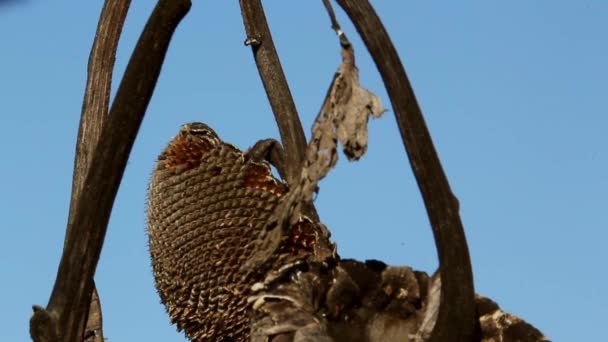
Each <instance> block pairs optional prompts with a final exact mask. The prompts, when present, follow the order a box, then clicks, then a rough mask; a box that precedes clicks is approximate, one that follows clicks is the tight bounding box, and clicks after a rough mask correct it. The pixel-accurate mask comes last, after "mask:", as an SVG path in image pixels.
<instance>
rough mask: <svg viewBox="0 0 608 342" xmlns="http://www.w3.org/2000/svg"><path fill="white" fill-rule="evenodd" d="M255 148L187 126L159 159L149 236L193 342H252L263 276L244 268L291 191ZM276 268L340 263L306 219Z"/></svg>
mask: <svg viewBox="0 0 608 342" xmlns="http://www.w3.org/2000/svg"><path fill="white" fill-rule="evenodd" d="M268 147H272V144H264V143H263V144H256V145H255V146H254V148H252V149H250V150H248V151H247V152H245V153H243V152H241V151H240V150H238V149H237V148H236V147H235V146H233V145H231V144H228V143H225V142H223V141H222V140H221V139H220V138H219V136H218V135H217V134H216V133H215V132H214V131H213V130H212V129H211V128H209V127H208V126H207V125H205V124H202V123H189V124H186V125H184V126H182V128H181V129H180V131H179V133H178V134H177V135H176V136H175V137H174V138H173V139H172V140H171V142H170V143H169V144H168V145H167V147H166V148H165V150H164V151H163V152H162V154H161V155H160V156H159V158H158V162H157V164H156V167H155V170H154V172H153V174H152V179H151V181H150V186H149V193H148V204H147V208H148V233H149V241H150V244H149V245H150V254H151V256H152V265H153V270H154V277H155V280H156V288H157V289H158V292H159V295H160V297H161V300H162V302H163V304H164V305H165V307H166V308H167V311H168V313H169V316H170V317H171V321H172V322H173V323H175V324H177V327H178V329H179V330H183V331H185V333H186V335H187V336H188V337H189V338H190V339H191V340H192V341H247V340H249V332H250V329H249V327H250V322H249V314H248V313H249V305H248V304H247V298H248V297H249V295H250V292H251V289H252V287H253V286H254V284H255V283H260V282H263V281H264V280H265V276H266V275H265V272H264V270H260V269H256V268H244V267H242V265H243V264H244V263H245V262H246V261H248V260H249V258H250V257H251V255H253V254H254V253H256V252H257V251H256V249H255V246H256V244H255V242H256V240H257V238H258V237H259V235H260V232H261V231H262V229H264V226H265V224H266V222H267V221H268V218H269V217H270V216H271V215H272V214H273V213H274V209H275V207H276V206H277V205H278V203H279V201H280V200H281V198H283V197H284V196H286V193H287V190H288V188H287V186H286V185H285V184H283V183H282V182H281V181H279V180H278V179H276V178H274V177H273V175H272V172H271V169H270V167H269V165H268V164H267V163H266V162H265V161H263V160H259V159H257V157H258V156H264V155H267V153H265V151H259V150H257V149H258V148H262V149H265V148H268ZM291 232H292V234H290V235H289V236H287V239H286V240H285V244H284V245H282V246H281V249H280V250H279V251H277V255H276V258H275V260H277V262H276V263H275V264H271V265H269V268H270V269H272V270H276V269H279V268H280V267H281V266H283V265H285V264H289V263H293V262H299V261H301V260H316V261H325V260H326V259H329V258H333V256H334V250H335V248H334V247H333V244H331V242H330V241H329V236H328V234H327V232H325V231H324V230H323V227H322V226H320V225H317V224H316V222H314V221H311V220H309V219H307V218H306V217H301V218H300V220H299V221H298V222H297V223H295V224H294V227H293V229H292V231H291Z"/></svg>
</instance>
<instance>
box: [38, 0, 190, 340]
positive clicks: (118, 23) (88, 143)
mask: <svg viewBox="0 0 608 342" xmlns="http://www.w3.org/2000/svg"><path fill="white" fill-rule="evenodd" d="M129 3H130V1H128V0H123V1H121V0H115V1H113V0H107V1H106V3H105V5H104V9H103V11H102V14H101V18H100V23H99V26H98V29H97V36H96V42H95V44H94V46H93V49H92V51H91V57H90V59H89V79H88V81H87V90H86V96H85V101H84V104H83V113H82V115H81V125H80V131H79V137H78V143H77V155H76V162H75V172H74V186H73V189H72V201H71V205H70V215H69V218H68V227H67V230H66V238H65V244H64V251H63V255H62V257H61V262H60V264H59V270H58V272H57V279H56V280H55V286H54V287H53V292H52V294H51V297H50V299H49V303H48V305H47V307H46V309H45V308H42V307H38V306H36V307H34V315H33V316H32V319H31V321H30V334H31V336H32V339H33V340H34V341H41V342H42V341H44V342H47V341H48V342H81V341H82V340H83V339H84V338H85V337H86V334H85V331H84V330H85V324H86V323H85V322H86V320H87V315H88V312H89V308H90V305H91V294H92V293H93V275H94V274H95V268H96V266H97V261H98V260H99V254H100V252H101V247H102V244H103V240H104V236H105V233H106V229H107V224H108V220H109V217H110V212H111V209H112V204H113V202H114V198H115V197H116V192H117V190H118V185H119V184H120V180H121V178H122V174H123V172H124V168H125V166H126V162H127V159H128V156H129V152H130V151H131V147H132V146H133V142H134V140H135V136H136V135H137V131H138V129H139V125H140V123H141V120H142V118H143V116H144V113H145V111H146V108H147V106H148V103H149V101H150V98H151V97H152V93H153V91H154V87H155V85H156V81H157V79H158V75H159V73H160V68H161V66H162V63H163V60H164V58H165V53H166V51H167V49H168V47H169V42H170V40H171V37H172V35H173V32H174V31H175V28H176V27H177V25H178V24H179V22H180V21H181V19H182V18H183V17H184V16H185V15H186V13H187V12H188V10H189V9H190V6H191V3H190V1H189V0H159V2H158V3H157V5H156V7H155V8H154V11H153V12H152V14H151V16H150V19H149V20H148V22H147V24H146V27H145V29H144V31H143V33H142V35H141V36H140V39H139V41H138V43H137V45H136V47H135V50H134V52H133V55H132V56H131V60H130V61H129V64H128V66H127V69H126V71H125V74H124V76H123V78H122V81H121V83H120V86H119V88H118V91H117V93H116V97H115V99H114V101H113V103H112V107H111V109H110V110H109V112H108V110H107V103H108V98H109V88H110V85H109V84H110V80H111V74H112V67H113V60H114V55H115V53H116V44H117V42H118V38H119V36H120V32H121V28H122V24H123V22H124V18H125V15H126V12H127V10H128V7H129ZM82 189H87V191H82Z"/></svg>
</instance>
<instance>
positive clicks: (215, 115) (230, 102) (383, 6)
mask: <svg viewBox="0 0 608 342" xmlns="http://www.w3.org/2000/svg"><path fill="white" fill-rule="evenodd" d="M374 2H375V3H376V7H377V11H378V12H379V14H380V16H381V17H382V19H383V20H384V23H385V26H386V27H387V30H388V32H389V33H390V34H391V36H392V38H393V42H394V43H395V45H396V46H397V49H398V50H399V53H400V55H401V57H402V60H403V62H404V64H405V66H406V70H407V72H408V74H409V77H410V80H411V81H412V83H413V86H414V89H415V91H416V94H417V96H418V100H419V102H420V103H421V106H422V108H423V110H424V113H425V115H426V120H427V123H428V125H429V128H430V130H431V133H432V135H433V138H434V141H435V144H436V147H437V149H438V151H439V154H440V157H441V159H442V161H443V165H444V168H445V170H446V172H447V174H448V176H449V179H450V181H451V184H452V187H453V190H454V192H455V193H456V195H457V196H458V197H459V199H460V203H461V208H462V212H461V214H462V219H463V222H464V225H465V228H466V233H467V237H468V241H469V247H470V250H471V256H472V259H473V266H474V272H475V282H476V283H475V285H476V290H477V292H479V293H482V294H484V295H486V296H489V297H491V298H493V299H494V300H496V301H497V302H498V303H499V304H500V305H501V306H502V307H503V308H504V309H505V310H508V311H510V312H512V313H515V314H517V315H520V316H522V317H523V318H525V319H526V320H528V321H529V322H531V323H533V324H534V325H536V326H537V327H538V328H540V329H541V330H543V331H544V332H545V333H546V334H547V335H548V336H550V337H551V338H552V339H554V340H555V341H586V340H597V339H598V338H600V336H603V335H605V334H604V333H603V330H602V329H603V327H605V319H606V317H608V309H607V308H608V295H606V291H607V290H608V275H607V274H606V273H607V272H606V267H605V265H604V264H605V263H606V261H608V251H607V249H606V245H607V244H608V233H607V231H608V144H607V138H606V130H608V105H607V104H606V103H607V101H606V100H607V99H608V95H607V90H608V87H607V81H606V80H607V79H608V67H607V62H606V61H608V38H607V37H608V3H607V2H605V1H597V0H596V1H511V2H496V1H471V2H467V3H466V4H463V3H459V4H458V5H456V4H455V3H454V2H451V3H447V2H446V3H442V4H441V5H439V4H434V5H432V4H431V3H430V2H426V1H407V2H404V1H374ZM152 3H153V1H134V2H133V4H132V8H131V11H130V12H129V16H128V18H127V22H126V26H125V29H124V35H123V37H122V40H121V42H120V47H119V51H118V56H117V65H116V77H115V79H116V80H118V79H119V76H120V75H121V74H122V72H123V70H124V67H125V64H126V60H127V58H128V56H129V55H130V53H131V49H132V47H133V45H134V43H135V41H136V39H137V37H138V35H139V33H140V32H141V29H142V27H143V25H144V22H145V20H146V18H147V16H148V14H149V13H150V11H151V9H152ZM265 3H266V7H267V15H268V19H269V21H270V24H271V27H272V29H273V32H274V38H275V42H276V44H277V48H278V50H279V54H280V56H281V58H282V62H283V67H284V68H285V71H286V74H287V77H288V79H289V81H290V85H291V89H292V92H293V94H294V97H295V100H296V103H297V105H298V109H299V112H300V114H301V117H302V121H303V122H304V124H305V126H306V127H310V124H311V122H312V120H313V119H314V116H315V114H316V113H317V110H318V108H319V105H320V103H321V101H322V98H323V96H324V94H325V91H326V89H327V86H328V83H329V81H330V80H331V78H332V76H333V72H334V70H335V69H336V67H337V66H338V63H339V49H338V45H337V42H336V37H335V35H334V33H333V32H332V31H331V30H330V29H329V23H328V19H327V17H326V14H325V13H324V11H323V7H322V4H321V1H266V2H265ZM100 8H101V1H94V2H92V1H54V2H50V1H36V0H26V1H24V2H23V4H22V5H16V4H13V5H9V6H0V43H1V48H0V155H1V156H2V158H1V160H2V161H1V166H2V167H0V216H1V217H2V221H1V223H0V231H1V232H2V238H1V239H0V279H1V285H0V302H1V303H2V306H1V309H0V340H1V341H27V340H29V334H28V320H29V317H30V314H31V309H30V308H31V305H32V304H40V305H46V303H47V300H48V297H49V294H50V291H51V289H52V284H53V281H54V278H55V273H56V269H57V265H58V262H59V258H60V255H61V250H62V244H63V239H64V230H65V224H66V218H67V212H68V204H69V202H68V201H69V197H70V182H71V177H72V166H73V158H74V144H75V140H76V133H77V129H78V119H79V116H80V109H81V103H82V94H83V87H84V83H85V77H86V64H87V58H88V53H89V49H90V46H91V44H92V41H93V35H94V32H95V28H96V24H97V19H98V16H99V12H100ZM338 12H340V11H339V10H338ZM339 14H340V16H339V17H340V18H341V22H342V24H343V26H344V28H345V30H346V32H347V33H348V34H349V36H350V37H351V39H352V40H353V42H354V44H355V47H356V48H357V51H358V62H359V69H360V71H361V79H362V83H363V84H364V86H366V87H367V88H369V89H372V90H374V91H376V92H377V93H378V94H379V95H380V96H381V98H382V99H383V101H384V103H385V104H386V106H389V105H390V103H389V101H388V98H387V96H386V93H385V91H384V89H383V86H382V83H381V81H380V78H379V76H378V74H377V71H376V68H375V66H374V65H373V63H372V62H371V60H370V58H369V56H368V55H367V53H366V52H365V50H364V48H363V47H362V45H361V42H360V40H358V37H357V35H356V33H355V32H354V30H353V29H352V26H350V25H349V24H348V22H347V20H346V18H345V17H344V16H343V15H342V13H341V12H340V13H339ZM244 39H245V35H244V31H243V28H242V21H241V18H240V12H239V8H238V2H237V1H213V2H212V1H195V3H194V6H193V7H192V10H191V12H190V13H189V15H188V16H187V17H186V18H185V20H184V21H183V23H182V25H181V26H180V28H179V29H178V31H177V33H176V35H175V38H174V40H173V41H172V44H171V48H170V51H169V53H168V56H167V59H166V61H165V66H164V69H163V72H162V75H161V77H160V81H159V83H158V86H157V88H156V92H155V95H154V97H153V99H152V102H151V104H150V107H149V109H148V113H147V115H146V118H145V120H144V123H143V125H142V128H141V130H140V134H139V136H138V139H137V142H136V144H135V147H134V149H133V151H132V154H131V158H130V161H129V164H128V167H127V170H126V173H125V176H124V179H123V182H122V184H121V188H120V192H119V194H118V198H117V200H116V203H115V206H114V211H113V213H112V219H111V222H110V226H109V230H108V234H107V238H106V242H105V245H104V249H103V252H102V255H101V259H100V262H99V267H98V269H97V275H96V281H97V285H98V288H99V291H100V294H101V300H102V306H103V313H104V322H105V334H106V337H107V338H109V339H110V341H139V340H148V341H183V340H184V339H183V337H182V335H181V334H178V333H177V332H175V328H174V327H173V326H171V325H169V323H168V319H167V316H166V314H165V312H164V308H163V307H162V306H161V305H160V304H159V299H158V297H157V295H156V293H155V290H154V287H153V280H152V275H151V268H150V261H149V258H148V253H147V237H146V233H145V206H144V203H145V196H146V187H147V181H148V177H149V175H150V172H151V170H152V166H153V164H154V161H155V158H156V156H157V154H158V153H159V151H160V150H161V149H162V147H163V146H164V145H165V144H166V143H167V141H168V140H169V139H170V138H171V137H172V135H173V134H175V132H176V130H177V129H178V127H179V125H180V124H182V123H185V122H188V121H194V120H196V121H204V122H207V123H208V124H210V125H211V126H212V127H214V128H215V129H216V131H218V132H219V134H220V135H221V136H222V137H223V138H224V139H225V140H228V141H231V142H233V143H235V144H236V145H238V146H240V147H241V148H246V147H248V146H250V145H251V144H253V142H254V141H255V140H257V139H260V138H265V137H277V136H278V133H277V130H276V128H275V125H274V122H273V117H272V114H271V111H270V108H269V106H268V103H267V100H266V98H265V95H264V92H263V89H262V86H261V83H260V81H259V77H258V75H257V71H256V69H255V66H254V63H253V59H252V56H251V51H250V49H249V48H247V47H245V46H243V40H244ZM389 108H390V107H389ZM392 115H393V113H392V112H389V113H387V115H386V116H385V117H384V118H382V119H380V120H375V121H372V122H371V123H370V140H371V143H370V146H369V150H368V154H367V155H366V156H365V158H364V159H363V160H362V161H361V162H359V163H355V164H350V163H348V162H346V159H345V158H342V159H341V161H340V163H339V166H338V167H337V168H336V169H335V170H334V171H333V172H332V173H331V174H330V176H329V177H328V179H326V180H324V181H323V182H322V183H321V192H320V194H319V196H318V200H317V203H318V208H319V211H320V213H321V216H322V219H323V220H324V222H325V223H326V224H327V225H328V227H330V229H331V230H332V232H333V236H334V239H335V241H337V243H338V244H339V249H340V253H341V255H342V256H344V257H353V258H358V259H366V258H375V259H381V260H384V261H386V262H387V263H391V264H398V265H410V266H412V267H415V268H417V269H421V270H425V271H428V272H433V271H434V270H435V268H436V267H437V261H436V253H435V250H434V244H433V240H432V235H431V230H430V227H429V224H428V220H427V218H426V213H425V211H424V207H423V205H422V201H421V199H420V195H419V192H418V189H417V187H416V185H415V182H414V180H413V177H412V174H411V171H410V169H409V165H408V162H407V158H406V155H405V153H404V149H403V146H402V144H401V140H400V137H399V134H398V132H397V128H396V124H395V120H394V118H393V117H392Z"/></svg>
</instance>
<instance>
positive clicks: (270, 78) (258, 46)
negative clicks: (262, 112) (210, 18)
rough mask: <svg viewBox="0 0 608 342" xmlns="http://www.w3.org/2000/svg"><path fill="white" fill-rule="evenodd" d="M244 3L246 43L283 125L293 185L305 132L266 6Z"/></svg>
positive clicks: (248, 0) (257, 2)
mask: <svg viewBox="0 0 608 342" xmlns="http://www.w3.org/2000/svg"><path fill="white" fill-rule="evenodd" d="M240 4H241V14H242V16H243V23H244V24H245V31H246V34H247V40H246V41H245V43H246V44H248V45H250V46H251V49H252V51H253V56H254V58H255V63H256V65H257V67H258V71H259V73H260V77H261V79H262V83H263V84H264V89H265V90H266V95H267V96H268V100H269V101H270V106H271V107H272V112H273V113H274V117H275V120H276V122H277V125H278V126H279V132H280V133H281V140H282V143H283V149H284V150H285V154H286V165H285V166H286V169H287V170H286V171H287V179H286V181H287V183H288V184H289V185H293V184H294V182H295V181H296V180H297V179H298V177H299V175H300V169H301V165H302V162H303V160H304V158H305V150H306V137H305V135H304V130H303V129H302V124H301V123H300V118H299V117H298V112H297V111H296V106H295V104H294V101H293V97H292V96H291V92H290V90H289V85H288V84H287V79H286V78H285V74H284V73H283V69H282V68H281V61H280V60H279V56H278V55H277V52H276V49H275V47H274V43H273V41H272V36H271V34H270V29H269V28H268V23H267V22H266V16H265V15H264V8H263V7H262V3H261V2H260V0H241V1H240Z"/></svg>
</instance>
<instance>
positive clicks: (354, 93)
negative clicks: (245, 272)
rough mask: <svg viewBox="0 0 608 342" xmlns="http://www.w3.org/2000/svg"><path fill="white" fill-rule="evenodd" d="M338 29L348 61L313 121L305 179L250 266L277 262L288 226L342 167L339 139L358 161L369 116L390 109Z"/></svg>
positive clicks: (287, 199)
mask: <svg viewBox="0 0 608 342" xmlns="http://www.w3.org/2000/svg"><path fill="white" fill-rule="evenodd" d="M336 32H337V33H338V36H339V38H340V42H341V46H342V63H341V64H340V66H339V68H338V71H337V72H336V74H335V75H334V78H333V80H332V82H331V84H330V87H329V90H328V91H327V94H326V97H325V100H324V101H323V105H322V107H321V110H320V112H319V114H318V115H317V118H316V120H315V123H314V125H313V128H312V137H311V140H310V143H309V144H308V147H307V149H306V160H305V161H304V165H303V167H302V170H301V172H300V175H299V179H298V181H297V183H295V184H294V185H292V188H291V190H290V192H289V194H288V195H287V196H286V197H285V198H284V199H283V200H282V201H281V204H280V205H279V206H278V207H277V208H276V210H275V214H274V215H273V216H272V217H271V218H270V220H269V222H268V225H267V229H266V230H265V231H264V232H263V236H262V237H261V238H260V239H259V242H260V244H259V246H258V250H259V252H258V253H257V255H256V256H255V257H253V258H252V259H251V260H250V261H249V262H248V263H247V264H246V267H259V266H260V265H261V264H264V263H268V262H269V261H270V260H272V257H273V255H275V254H276V253H275V252H276V250H277V249H278V248H279V246H281V242H282V240H283V239H284V237H285V236H286V235H288V232H286V231H285V230H286V229H290V227H292V226H293V225H294V224H295V223H296V221H297V220H298V219H299V218H300V217H301V216H302V215H303V214H304V213H305V208H306V205H307V204H308V203H312V201H313V196H314V194H315V193H316V192H317V190H318V184H319V181H320V180H321V179H323V178H325V176H327V174H328V172H329V171H330V170H331V169H332V168H333V167H334V166H335V165H336V163H337V161H338V153H337V144H338V141H339V142H340V143H342V146H343V150H344V154H345V155H346V156H347V157H348V159H350V160H358V159H359V158H361V156H362V155H363V154H364V153H365V151H366V150H367V140H368V139H367V123H368V120H369V117H370V116H372V117H375V118H377V117H380V116H381V115H382V113H384V111H385V109H384V108H383V107H382V104H381V103H380V99H379V98H378V97H377V96H376V95H374V94H373V93H371V92H370V91H368V90H366V89H363V88H361V86H360V84H359V71H358V69H357V66H356V65H355V54H354V50H353V48H352V45H351V44H350V42H348V39H347V38H346V36H345V35H344V33H343V32H342V31H341V30H340V29H339V27H338V29H337V31H336Z"/></svg>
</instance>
